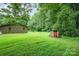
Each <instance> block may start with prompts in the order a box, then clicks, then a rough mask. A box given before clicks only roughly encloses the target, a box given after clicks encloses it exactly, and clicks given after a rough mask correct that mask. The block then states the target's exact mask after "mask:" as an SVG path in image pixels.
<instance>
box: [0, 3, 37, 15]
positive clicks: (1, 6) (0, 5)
mask: <svg viewBox="0 0 79 59" xmlns="http://www.w3.org/2000/svg"><path fill="white" fill-rule="evenodd" d="M1 8H6V5H5V4H2V3H0V9H1ZM36 11H37V9H36V8H33V9H32V12H31V13H30V16H32V15H34V13H35V12H36Z"/></svg>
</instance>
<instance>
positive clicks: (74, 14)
mask: <svg viewBox="0 0 79 59" xmlns="http://www.w3.org/2000/svg"><path fill="white" fill-rule="evenodd" d="M29 26H30V29H31V30H34V31H52V30H57V31H59V32H60V33H61V34H63V35H67V36H78V35H79V4H75V3H73V4H58V3H55V4H51V3H50V4H49V3H48V4H47V3H46V4H45V3H44V4H39V7H38V11H37V12H36V13H35V14H34V16H33V17H32V18H31V20H30V21H29Z"/></svg>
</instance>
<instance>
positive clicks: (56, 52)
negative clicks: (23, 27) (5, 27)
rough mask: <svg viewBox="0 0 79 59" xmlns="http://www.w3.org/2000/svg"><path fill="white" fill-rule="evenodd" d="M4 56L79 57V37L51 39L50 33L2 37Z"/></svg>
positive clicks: (0, 53) (1, 43)
mask: <svg viewBox="0 0 79 59" xmlns="http://www.w3.org/2000/svg"><path fill="white" fill-rule="evenodd" d="M0 55H1V56H3V55H5V56H8V55H9V56H63V55H68V56H72V55H75V56H79V37H72V38H70V37H62V38H51V37H50V36H49V33H48V32H28V33H20V34H2V35H0Z"/></svg>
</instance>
